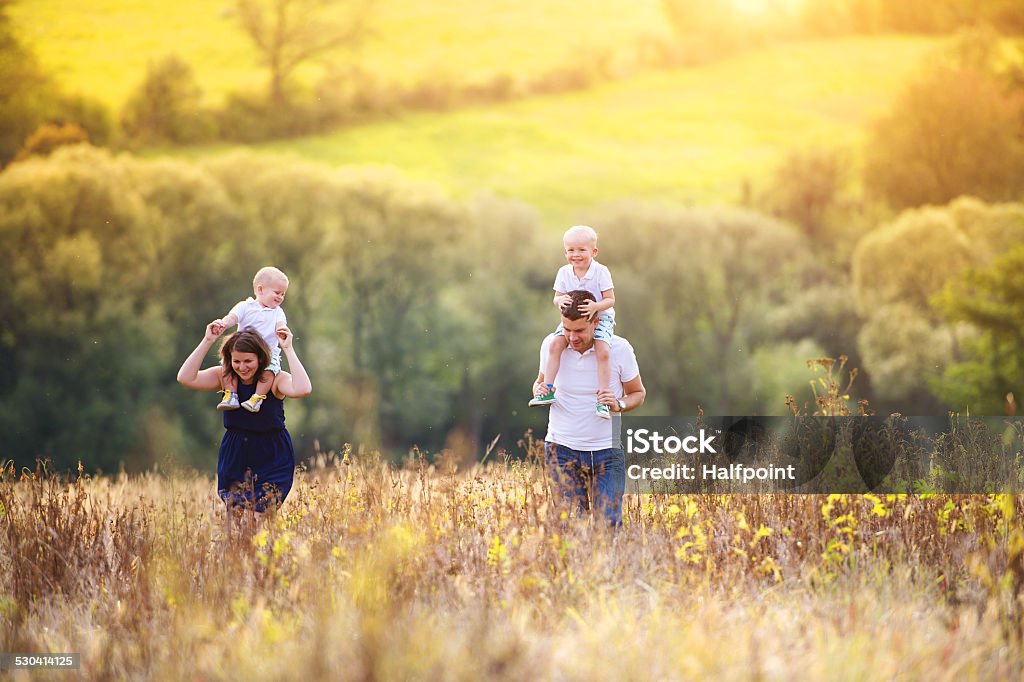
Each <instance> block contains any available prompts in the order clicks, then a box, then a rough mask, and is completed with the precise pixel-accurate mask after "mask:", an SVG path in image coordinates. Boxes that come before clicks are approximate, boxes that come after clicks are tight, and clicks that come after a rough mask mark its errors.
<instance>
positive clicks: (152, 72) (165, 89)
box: [122, 55, 214, 144]
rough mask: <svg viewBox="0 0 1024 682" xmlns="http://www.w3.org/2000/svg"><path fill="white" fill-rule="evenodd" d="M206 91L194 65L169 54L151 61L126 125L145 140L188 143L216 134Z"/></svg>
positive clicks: (129, 104)
mask: <svg viewBox="0 0 1024 682" xmlns="http://www.w3.org/2000/svg"><path fill="white" fill-rule="evenodd" d="M202 99H203V92H202V89H201V88H200V87H199V84H198V83H197V82H196V80H195V75H194V74H193V72H192V67H191V66H190V65H189V64H188V62H185V61H184V60H182V59H181V58H180V57H178V56H176V55H169V56H167V57H164V58H163V59H161V60H159V61H151V62H150V63H149V66H148V67H147V69H146V77H145V79H144V80H143V82H142V84H141V85H140V86H139V88H138V89H137V90H136V91H135V92H134V93H133V94H132V95H131V97H129V99H128V101H127V103H126V104H125V108H124V114H123V117H122V118H123V121H122V123H123V126H124V130H125V132H126V133H127V134H128V135H129V136H131V137H132V138H134V139H136V140H139V141H141V142H145V143H167V142H170V143H177V144H186V143H191V142H198V141H201V140H204V139H209V138H211V137H212V136H213V133H214V129H213V118H212V116H211V115H210V113H209V112H207V111H205V110H204V109H203V105H202Z"/></svg>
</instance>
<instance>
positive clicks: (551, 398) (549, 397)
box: [530, 334, 569, 406]
mask: <svg viewBox="0 0 1024 682" xmlns="http://www.w3.org/2000/svg"><path fill="white" fill-rule="evenodd" d="M568 345H569V343H568V341H566V340H565V337H564V336H562V335H561V334H559V335H558V336H556V337H555V338H554V339H552V340H551V344H550V345H549V346H548V357H547V359H546V360H545V362H544V369H543V370H542V371H541V376H540V380H539V383H540V384H541V386H542V387H543V390H542V391H541V392H540V393H539V394H537V395H534V396H533V399H532V400H530V405H534V406H544V405H550V404H551V403H553V402H555V386H554V384H555V377H556V376H558V367H559V365H560V364H561V359H562V351H564V350H565V349H566V347H567V346H568ZM535 390H539V389H535Z"/></svg>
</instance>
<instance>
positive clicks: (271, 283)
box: [256, 279, 288, 308]
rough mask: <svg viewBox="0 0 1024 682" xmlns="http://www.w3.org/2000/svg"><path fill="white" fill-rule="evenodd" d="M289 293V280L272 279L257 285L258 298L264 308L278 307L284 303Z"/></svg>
mask: <svg viewBox="0 0 1024 682" xmlns="http://www.w3.org/2000/svg"><path fill="white" fill-rule="evenodd" d="M286 293H288V282H287V281H285V280H283V279H271V280H268V281H264V282H260V283H259V284H257V285H256V300H257V301H259V302H260V305H262V306H263V307H264V308H277V307H279V306H280V305H281V304H282V303H284V295H285V294H286Z"/></svg>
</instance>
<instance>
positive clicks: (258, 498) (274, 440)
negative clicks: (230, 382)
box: [217, 382, 295, 512]
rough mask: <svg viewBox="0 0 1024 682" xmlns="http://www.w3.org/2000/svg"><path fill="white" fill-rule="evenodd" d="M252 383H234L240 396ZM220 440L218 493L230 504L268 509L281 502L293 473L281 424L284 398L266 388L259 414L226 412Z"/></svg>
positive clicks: (287, 437)
mask: <svg viewBox="0 0 1024 682" xmlns="http://www.w3.org/2000/svg"><path fill="white" fill-rule="evenodd" d="M255 392H256V383H255V382H253V383H252V384H250V385H248V386H246V385H245V384H243V383H242V382H238V400H239V402H243V401H245V400H248V399H249V398H250V397H251V396H252V394H253V393H255ZM224 429H225V432H224V438H223V439H221V441H220V454H219V455H218V457H217V494H218V495H220V498H221V499H222V500H224V503H225V504H227V506H228V507H244V508H247V509H248V508H252V509H255V510H256V511H259V512H262V511H266V510H267V509H268V508H272V507H274V506H277V505H279V504H281V503H282V502H284V498H286V497H287V496H288V492H289V491H290V490H291V489H292V480H293V479H294V477H295V448H294V447H292V438H291V436H290V435H288V430H287V429H285V427H284V401H282V400H281V399H279V398H277V397H275V396H274V393H273V391H269V392H268V395H267V398H266V400H264V401H263V404H262V406H261V407H260V411H259V412H255V413H253V412H249V411H248V410H245V409H240V410H230V411H227V412H224Z"/></svg>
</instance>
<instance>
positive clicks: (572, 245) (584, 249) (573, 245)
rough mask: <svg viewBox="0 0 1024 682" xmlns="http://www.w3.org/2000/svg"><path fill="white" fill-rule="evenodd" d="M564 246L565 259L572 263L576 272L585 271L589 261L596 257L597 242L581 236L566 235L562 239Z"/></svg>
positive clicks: (588, 266) (587, 268) (588, 267)
mask: <svg viewBox="0 0 1024 682" xmlns="http://www.w3.org/2000/svg"><path fill="white" fill-rule="evenodd" d="M562 246H564V247H565V260H567V261H568V262H569V264H570V265H572V269H573V270H575V271H576V272H577V273H585V272H586V271H587V270H589V269H590V263H591V262H592V261H593V260H594V259H595V258H597V243H596V242H595V241H594V240H592V239H588V238H586V237H583V236H567V237H566V238H565V239H563V240H562Z"/></svg>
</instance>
